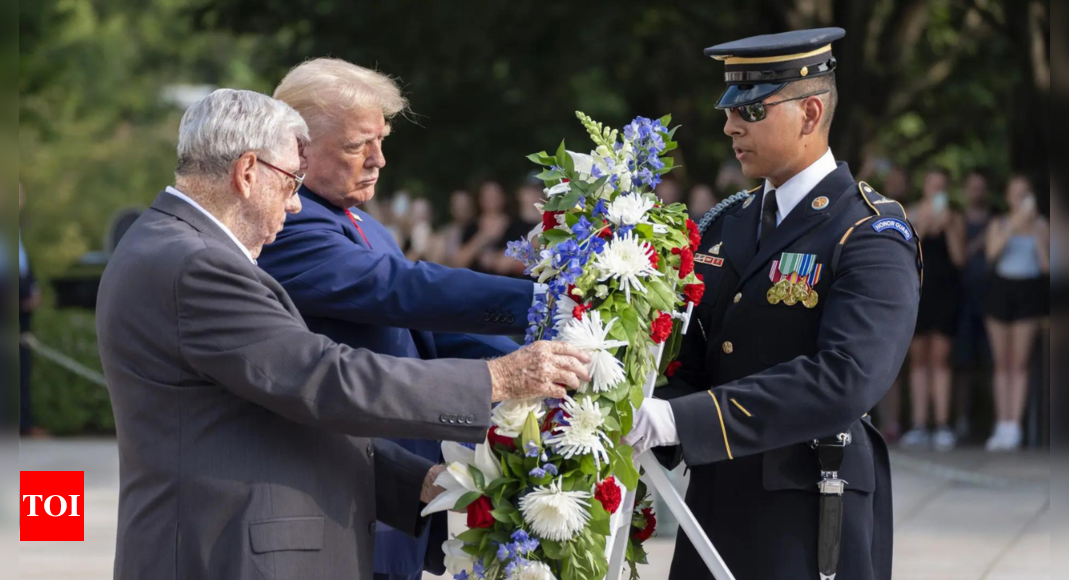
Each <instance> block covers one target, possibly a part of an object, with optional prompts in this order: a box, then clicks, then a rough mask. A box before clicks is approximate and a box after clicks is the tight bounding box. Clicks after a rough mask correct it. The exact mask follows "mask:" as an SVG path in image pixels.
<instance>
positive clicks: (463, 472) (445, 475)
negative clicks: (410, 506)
mask: <svg viewBox="0 0 1069 580" xmlns="http://www.w3.org/2000/svg"><path fill="white" fill-rule="evenodd" d="M442 455H443V456H444V457H445V463H446V469H445V471H443V472H442V474H441V475H439V476H438V479H436V480H435V481H434V484H435V485H437V486H438V487H441V488H443V489H445V492H444V493H442V494H441V495H439V496H438V497H437V498H435V499H434V501H432V502H431V503H429V504H428V505H427V508H426V509H424V510H423V517H427V516H428V515H430V514H433V513H438V512H444V511H449V510H451V509H453V508H454V507H456V505H457V502H458V501H460V498H461V497H463V496H464V495H465V494H468V493H471V492H473V491H476V492H478V491H482V490H480V489H479V487H478V486H476V485H475V480H474V479H473V478H472V476H471V471H470V467H472V466H474V467H475V469H478V470H479V471H480V472H481V473H482V474H483V479H484V480H485V483H490V482H491V481H494V480H495V479H498V478H500V477H501V475H502V473H501V467H500V465H499V464H498V461H497V459H496V458H495V457H494V452H493V451H491V450H490V445H489V443H483V444H482V445H477V446H476V447H475V449H474V450H472V449H468V448H467V447H464V446H463V445H461V444H459V443H454V442H452V441H446V442H444V443H442Z"/></svg>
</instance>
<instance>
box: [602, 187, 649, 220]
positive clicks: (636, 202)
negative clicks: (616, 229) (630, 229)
mask: <svg viewBox="0 0 1069 580" xmlns="http://www.w3.org/2000/svg"><path fill="white" fill-rule="evenodd" d="M654 205H655V203H654V201H653V200H652V199H649V198H646V197H644V196H641V195H637V194H636V195H621V196H619V197H617V198H616V199H615V200H613V202H612V203H610V204H609V207H608V210H609V214H608V218H609V221H610V222H612V223H613V224H615V225H617V226H634V225H638V224H642V223H648V221H649V220H647V219H646V213H647V212H649V211H650V210H651V209H653V206H654Z"/></svg>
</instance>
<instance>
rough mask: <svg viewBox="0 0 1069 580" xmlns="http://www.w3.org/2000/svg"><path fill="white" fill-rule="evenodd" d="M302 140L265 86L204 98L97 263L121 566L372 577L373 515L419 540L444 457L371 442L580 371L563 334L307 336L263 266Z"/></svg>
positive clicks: (286, 207) (578, 376) (429, 428)
mask: <svg viewBox="0 0 1069 580" xmlns="http://www.w3.org/2000/svg"><path fill="white" fill-rule="evenodd" d="M307 135H308V133H307V127H306V125H305V123H304V121H303V119H301V117H300V115H298V114H297V112H296V111H294V110H293V109H291V108H290V107H289V106H287V105H285V104H283V103H281V102H279V101H275V100H274V99H271V98H269V97H266V96H263V95H259V94H256V93H250V92H244V91H231V90H221V91H217V92H215V93H213V94H212V95H210V96H209V97H207V98H205V99H204V100H202V101H201V102H199V103H197V104H195V105H194V106H193V107H191V108H190V110H189V111H188V112H187V113H186V115H185V117H184V118H183V120H182V125H181V129H180V135H179V145H178V154H179V164H178V169H177V171H176V184H175V185H176V186H175V187H173V188H168V189H167V191H165V192H163V193H161V194H160V196H159V197H158V198H157V200H156V202H155V203H154V204H153V206H152V208H151V209H150V210H149V211H148V212H146V213H145V214H144V215H143V216H142V217H141V218H140V219H139V220H138V222H137V223H136V224H135V225H134V227H133V228H131V229H130V231H129V232H128V233H127V235H126V236H125V237H124V238H123V240H122V243H121V244H120V245H119V248H118V249H117V250H116V252H115V254H114V256H113V257H112V260H111V262H110V263H109V265H108V269H107V271H106V272H105V274H104V278H103V280H102V282H101V287H100V299H99V303H98V309H97V314H98V318H97V320H98V323H97V331H98V335H99V343H100V354H101V359H102V361H103V363H104V370H105V374H106V375H107V378H108V386H109V391H110V393H111V398H112V402H113V405H114V409H115V418H116V428H117V432H118V436H119V448H120V461H121V490H120V497H119V532H118V546H117V553H116V563H115V577H116V578H117V579H137V580H142V579H145V578H153V579H165V578H173V579H186V578H188V579H195V580H215V579H218V580H243V579H249V580H252V579H262V578H315V579H317V580H333V579H335V578H337V579H339V580H340V579H345V580H352V578H361V579H363V578H370V577H371V564H372V551H373V542H374V533H375V525H374V522H375V520H376V517H378V518H379V519H382V520H383V521H386V522H387V523H389V525H391V526H393V527H395V528H396V529H400V530H405V531H408V532H410V533H412V534H418V533H419V532H420V530H421V527H422V526H423V525H424V523H425V522H423V521H422V520H420V518H419V515H418V513H419V510H420V501H423V502H426V501H429V500H430V499H431V498H433V497H434V496H435V495H436V490H435V489H434V488H433V485H432V483H431V482H433V480H434V478H435V477H436V475H437V473H438V469H436V468H433V467H432V465H431V464H430V463H429V462H426V461H425V460H422V459H420V458H418V457H415V456H412V455H410V454H408V453H406V452H404V451H403V450H400V449H399V448H397V447H396V446H394V445H392V444H389V443H383V442H378V441H376V442H374V443H372V442H371V441H369V440H368V439H363V438H364V437H380V436H382V437H426V438H433V439H450V440H457V441H472V442H478V441H482V440H483V437H484V436H485V433H486V430H487V428H488V427H489V424H490V418H489V416H490V405H491V401H499V400H503V399H506V398H522V397H536V396H562V395H563V394H564V389H563V388H562V387H561V386H559V385H565V386H568V387H572V388H574V387H577V386H578V385H579V383H580V381H582V380H586V379H587V376H586V372H585V370H584V364H585V362H586V357H585V355H583V354H581V353H578V352H576V351H573V350H571V349H568V348H566V347H563V346H559V345H549V344H545V343H543V344H539V345H535V346H533V347H532V348H529V349H526V350H523V351H519V352H517V353H515V354H512V355H509V356H507V357H502V358H500V359H497V360H495V361H492V362H490V363H486V362H481V361H454V360H440V361H430V362H424V361H415V360H402V359H396V358H392V357H388V356H380V355H375V354H372V353H370V352H367V351H363V350H353V349H350V348H349V347H345V346H341V345H337V344H335V343H333V342H331V341H330V340H328V339H326V338H325V337H322V336H318V335H315V334H312V333H311V332H309V331H308V330H307V327H306V326H305V324H304V322H303V320H302V319H301V317H300V315H299V314H298V313H297V311H296V309H295V308H294V306H293V303H292V301H291V300H290V299H289V297H288V296H287V295H286V293H285V291H284V290H283V289H282V287H281V286H279V285H278V283H277V282H275V281H274V280H273V279H271V278H270V277H269V276H268V275H267V274H265V273H264V272H263V271H262V270H260V269H259V268H258V267H257V266H256V263H255V259H256V257H257V256H258V255H259V253H260V251H261V249H262V247H263V245H264V244H267V243H270V242H271V241H272V240H273V239H274V237H275V235H276V234H277V233H278V232H279V230H280V229H281V228H282V224H283V220H284V218H285V215H286V213H287V212H291V213H292V212H297V211H300V201H299V198H297V197H296V196H295V195H294V193H295V192H296V191H297V188H298V187H299V185H300V182H301V177H300V174H301V169H302V165H303V162H302V159H301V155H300V149H301V147H302V145H303V144H305V143H306V142H307ZM377 491H378V492H379V493H377Z"/></svg>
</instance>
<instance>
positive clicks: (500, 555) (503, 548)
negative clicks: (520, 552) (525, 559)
mask: <svg viewBox="0 0 1069 580" xmlns="http://www.w3.org/2000/svg"><path fill="white" fill-rule="evenodd" d="M511 557H512V556H511V555H510V554H509V547H508V546H507V545H505V544H498V546H497V561H498V562H504V561H505V560H508V559H509V558H511Z"/></svg>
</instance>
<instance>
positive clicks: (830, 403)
mask: <svg viewBox="0 0 1069 580" xmlns="http://www.w3.org/2000/svg"><path fill="white" fill-rule="evenodd" d="M845 34H846V33H845V31H844V30H842V29H839V28H827V29H820V30H804V31H795V32H789V33H785V34H775V35H769V36H759V37H755V38H749V39H745V40H740V41H737V42H731V43H728V44H723V45H720V46H715V47H713V48H709V49H707V50H706V51H705V53H706V55H708V56H711V57H713V58H715V59H717V60H721V61H724V63H725V65H726V67H727V75H726V80H727V83H728V85H729V86H728V90H727V92H726V93H725V94H724V96H723V97H722V98H721V100H720V103H719V106H718V107H719V108H720V109H722V110H724V112H725V113H726V115H727V124H726V125H725V128H724V132H725V133H726V134H727V135H728V136H729V137H731V139H732V141H733V143H734V149H735V153H736V156H737V157H738V159H739V161H740V162H741V164H742V167H743V171H744V173H745V174H746V175H747V176H748V177H750V178H762V179H764V184H763V185H762V186H761V187H758V188H756V189H754V190H752V191H749V192H742V193H739V194H736V195H734V196H732V197H731V198H730V199H727V200H725V201H724V202H723V203H721V204H720V205H718V206H717V207H716V208H714V209H713V210H712V211H710V212H709V213H708V214H706V216H705V217H704V218H703V220H702V222H701V224H700V229H701V231H702V234H703V236H702V242H701V246H700V247H699V249H698V252H697V253H696V255H695V263H696V267H697V270H698V273H700V274H701V275H703V276H704V279H705V286H706V292H705V296H704V298H703V300H702V302H701V304H700V305H699V306H698V307H697V309H696V310H695V312H694V319H693V320H692V322H691V324H690V330H689V333H688V334H687V336H686V337H685V339H684V345H683V348H682V352H681V355H680V359H679V360H680V361H681V363H682V366H681V367H680V368H679V370H678V371H676V372H675V373H674V375H673V376H672V377H671V378H670V379H669V384H668V386H667V387H664V388H662V389H658V391H657V396H658V398H657V399H651V400H648V401H646V403H645V404H644V405H643V406H642V408H641V409H640V410H639V411H638V412H637V413H636V417H635V429H634V432H633V433H632V434H631V436H630V437H629V439H628V442H629V443H631V444H633V445H634V446H635V449H636V452H639V453H641V452H643V451H645V450H646V449H649V448H653V447H663V449H661V450H659V454H661V456H662V460H663V461H665V462H667V463H668V464H669V465H671V466H674V465H675V464H677V463H678V462H679V461H680V460H684V461H685V462H686V463H687V465H688V466H689V468H690V470H691V482H690V489H689V492H688V494H687V502H688V504H689V506H690V508H691V510H692V511H693V512H694V515H695V516H696V517H697V519H698V520H699V522H700V523H701V524H702V526H703V527H704V528H705V530H706V531H707V532H708V534H709V537H710V538H711V539H712V541H713V543H714V545H715V546H716V547H717V549H718V550H719V552H720V554H721V556H722V557H723V558H724V560H725V562H726V563H727V565H728V567H729V568H730V569H731V571H732V572H733V573H734V574H735V575H736V577H737V578H738V579H739V580H804V579H814V580H816V579H821V580H822V579H824V578H835V577H836V576H837V575H838V577H840V578H845V579H848V580H889V579H890V578H891V554H892V524H893V519H892V510H891V473H890V464H889V459H888V452H887V447H886V445H885V443H884V441H883V439H882V438H881V437H880V434H879V433H878V432H877V431H876V429H875V428H873V426H872V423H871V422H870V420H869V419H868V417H867V412H868V411H869V410H870V409H872V408H873V407H874V406H875V405H876V404H877V403H878V402H879V401H880V399H881V398H883V396H884V394H885V393H886V392H887V390H888V389H889V388H890V386H891V384H892V382H893V381H894V380H895V377H896V376H897V375H898V371H899V369H900V367H901V366H902V363H903V361H904V360H905V357H906V352H907V349H908V347H909V343H910V338H911V337H912V336H913V331H914V326H915V324H916V319H917V309H918V304H919V301H920V286H921V283H922V276H923V264H922V256H921V251H920V246H919V244H918V240H917V237H916V233H915V231H914V229H913V227H912V226H911V225H910V223H909V221H908V220H907V218H906V215H905V210H904V209H903V208H902V206H901V205H899V204H898V203H897V202H894V201H892V200H890V199H887V198H885V197H883V196H881V195H880V194H878V193H877V192H876V191H874V190H873V189H872V188H871V187H870V186H868V185H867V184H865V183H859V182H858V181H856V180H855V179H854V177H853V175H851V173H850V168H849V167H847V165H846V164H845V163H842V162H838V163H837V162H836V160H835V157H834V156H833V154H832V151H831V149H830V148H829V146H828V133H829V130H830V127H831V122H832V117H833V116H834V114H835V107H836V104H837V99H838V94H837V91H836V87H835V73H834V71H835V63H836V61H835V57H833V56H832V43H833V42H834V41H836V40H838V39H840V38H842V37H843V36H844V35H845ZM671 578H672V580H700V579H703V578H709V579H711V578H712V575H711V574H710V573H709V572H708V571H707V568H706V566H705V564H704V563H703V561H702V559H701V558H700V557H699V555H698V553H697V551H696V550H695V549H694V547H693V546H692V544H691V543H690V541H689V540H688V539H687V538H686V537H685V536H682V535H681V536H680V538H679V540H678V545H677V547H676V554H675V560H674V562H673V566H672V575H671Z"/></svg>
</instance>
